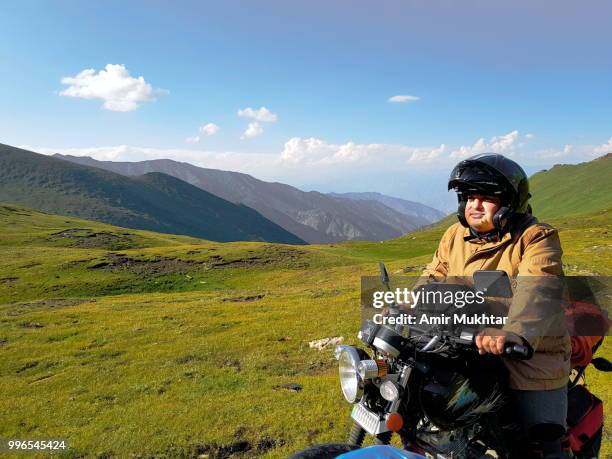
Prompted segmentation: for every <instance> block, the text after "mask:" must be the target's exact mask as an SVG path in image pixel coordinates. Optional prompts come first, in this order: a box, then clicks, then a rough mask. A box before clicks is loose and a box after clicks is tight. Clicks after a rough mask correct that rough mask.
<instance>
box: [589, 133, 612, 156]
mask: <svg viewBox="0 0 612 459" xmlns="http://www.w3.org/2000/svg"><path fill="white" fill-rule="evenodd" d="M593 153H595V154H596V155H604V154H606V153H612V137H610V138H609V139H608V142H607V143H604V144H603V145H598V146H596V147H595V148H593Z"/></svg>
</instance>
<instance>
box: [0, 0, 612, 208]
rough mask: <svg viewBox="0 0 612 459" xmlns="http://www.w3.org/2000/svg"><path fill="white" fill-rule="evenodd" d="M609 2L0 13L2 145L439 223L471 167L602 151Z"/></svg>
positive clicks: (52, 6)
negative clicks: (450, 185)
mask: <svg viewBox="0 0 612 459" xmlns="http://www.w3.org/2000/svg"><path fill="white" fill-rule="evenodd" d="M611 5H612V4H610V2H609V1H590V2H588V4H585V3H583V2H575V1H538V2H532V1H531V2H524V1H512V2H510V1H508V2H501V1H497V2H491V1H470V0H468V1H462V2H456V1H453V2H451V1H427V2H425V1H378V2H374V1H354V0H353V1H313V0H309V1H292V2H286V1H285V2H281V1H228V0H224V1H219V2H187V1H185V2H173V3H170V2H156V1H147V2H144V1H143V2H136V1H131V2H128V1H122V2H112V1H111V2H108V1H107V2H76V1H70V2H68V1H53V2H51V1H37V2H35V1H9V2H3V7H2V9H1V10H0V62H1V63H2V67H1V68H2V71H1V72H0V101H1V102H2V106H3V107H4V110H2V111H1V112H0V142H2V143H8V144H12V145H20V146H27V147H29V148H31V149H34V150H35V151H40V152H44V153H51V152H54V151H61V152H68V153H72V154H90V155H92V156H94V157H98V158H99V159H115V160H139V159H149V158H153V157H170V158H173V159H177V160H184V161H188V162H192V163H196V164H198V165H201V166H204V167H214V168H220V169H228V170H239V171H242V172H247V173H251V174H252V175H254V176H256V177H258V178H262V179H265V180H277V181H282V182H285V183H289V184H291V185H295V186H298V187H300V188H303V189H306V190H309V189H317V190H320V191H340V192H341V191H380V192H385V193H388V194H393V195H397V196H400V197H405V198H408V199H415V200H421V201H424V202H426V203H428V204H432V205H437V206H438V207H448V205H449V202H452V199H451V197H449V196H448V195H447V194H446V193H445V190H444V176H445V175H446V174H447V173H448V171H449V170H450V168H451V167H452V164H453V163H454V162H456V161H457V160H458V159H460V158H461V157H464V156H466V155H469V154H471V153H476V152H479V151H482V150H483V149H485V150H486V149H496V150H497V151H499V152H501V153H504V154H508V155H510V156H512V157H514V158H516V159H517V161H519V162H520V163H522V164H524V166H525V168H526V169H527V170H528V171H529V172H533V171H535V170H539V169H541V168H543V167H549V166H550V165H552V164H554V163H557V162H578V161H585V160H588V159H591V158H592V157H595V156H597V155H600V154H603V153H605V152H607V151H612V140H610V139H611V138H612V110H611V109H610V107H612V91H611V90H610V87H611V83H612V59H610V57H611V52H610V50H611V49H612V27H610V26H609V21H610V17H612V6H611ZM109 64H111V65H113V66H116V67H113V68H114V69H115V71H116V72H117V73H116V75H115V77H114V78H107V77H108V75H106V76H104V73H103V74H102V76H101V74H100V72H101V71H102V72H106V71H108V68H107V66H108V65H109ZM119 66H123V67H119ZM86 69H92V70H91V76H93V78H90V79H87V78H84V77H83V75H82V74H81V76H80V77H79V74H80V73H81V72H82V71H84V70H86ZM105 69H106V70H105ZM111 73H112V72H111ZM139 77H142V81H141V82H139V81H138V80H137V79H138V78H139ZM65 78H71V80H70V81H72V84H70V83H66V81H68V80H64V83H62V79H65ZM123 84H130V85H132V86H131V87H133V88H134V91H135V92H133V93H132V94H131V95H130V96H129V97H131V98H132V99H131V100H128V101H127V102H126V100H125V97H126V95H125V93H122V91H121V88H122V86H121V85H123ZM62 94H64V95H62ZM71 94H72V96H70V95H71ZM393 96H413V98H416V99H415V100H409V101H406V102H399V103H393V102H389V98H391V97H393ZM85 97H90V98H85ZM109 101H110V102H109ZM105 107H106V108H105ZM262 107H265V108H266V109H267V111H261V109H262ZM109 108H110V109H109ZM249 108H250V109H251V110H248V109H249ZM239 110H243V112H242V113H243V115H246V116H239V115H238V111H239ZM249 115H250V116H249ZM274 118H275V120H274ZM209 123H210V124H209ZM212 124H214V125H215V126H216V127H213V128H212V129H211V128H210V125H212ZM250 124H251V125H252V126H251V129H250V130H248V131H247V129H248V127H249V125H250ZM205 125H209V129H207V130H206V129H205V130H204V131H205V132H200V131H199V128H200V127H202V126H205ZM206 132H207V133H208V134H211V135H207V133H206ZM246 132H248V134H245V133H246ZM196 138H199V139H198V141H197V142H196ZM186 139H190V141H186Z"/></svg>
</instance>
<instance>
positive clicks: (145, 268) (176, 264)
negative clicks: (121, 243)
mask: <svg viewBox="0 0 612 459" xmlns="http://www.w3.org/2000/svg"><path fill="white" fill-rule="evenodd" d="M200 265H202V262H199V261H194V260H181V259H179V258H174V257H157V258H152V259H149V260H147V259H138V258H131V257H128V256H127V255H125V254H123V253H110V254H108V255H107V256H106V257H105V259H104V260H102V261H99V262H97V263H95V264H93V265H91V266H89V269H92V270H97V269H103V270H110V271H127V272H130V273H133V274H144V275H156V274H175V273H176V274H182V273H186V272H189V271H193V270H194V269H196V268H198V267H199V266H200Z"/></svg>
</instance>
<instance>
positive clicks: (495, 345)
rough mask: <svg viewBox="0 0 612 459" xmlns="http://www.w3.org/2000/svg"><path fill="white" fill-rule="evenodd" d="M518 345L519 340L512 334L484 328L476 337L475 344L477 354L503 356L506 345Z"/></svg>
mask: <svg viewBox="0 0 612 459" xmlns="http://www.w3.org/2000/svg"><path fill="white" fill-rule="evenodd" d="M507 342H508V343H520V342H521V338H520V337H519V336H517V335H515V334H514V333H511V332H507V331H505V330H500V329H498V328H485V329H484V330H483V331H481V332H480V333H478V335H476V339H475V344H476V347H477V348H478V353H479V354H486V353H487V352H488V353H489V354H496V355H499V354H503V353H504V346H505V345H506V343H507Z"/></svg>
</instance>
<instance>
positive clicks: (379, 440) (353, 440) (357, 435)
mask: <svg viewBox="0 0 612 459" xmlns="http://www.w3.org/2000/svg"><path fill="white" fill-rule="evenodd" d="M365 434H366V431H365V430H364V429H363V427H361V426H360V425H359V424H357V423H356V422H354V423H353V427H351V431H350V432H349V436H348V443H350V444H351V445H357V446H361V445H362V444H363V440H364V439H365ZM392 435H393V432H383V433H381V434H379V435H376V437H375V440H374V443H375V444H376V445H388V444H389V443H390V442H391V436H392Z"/></svg>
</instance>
